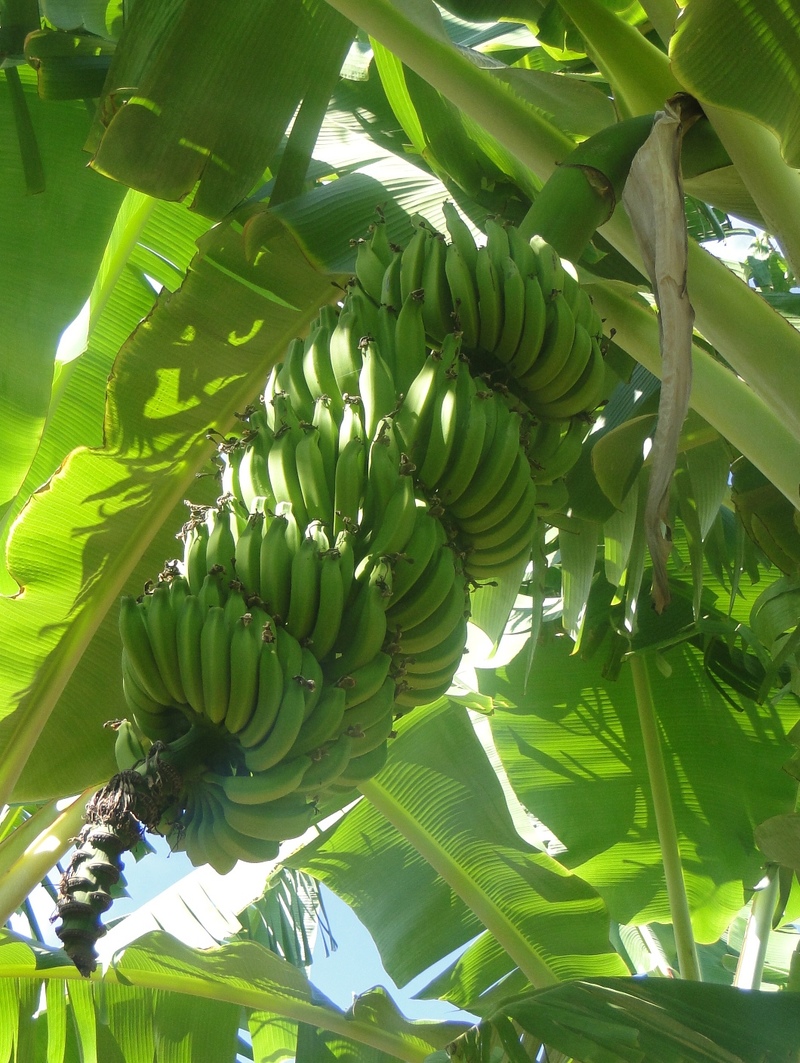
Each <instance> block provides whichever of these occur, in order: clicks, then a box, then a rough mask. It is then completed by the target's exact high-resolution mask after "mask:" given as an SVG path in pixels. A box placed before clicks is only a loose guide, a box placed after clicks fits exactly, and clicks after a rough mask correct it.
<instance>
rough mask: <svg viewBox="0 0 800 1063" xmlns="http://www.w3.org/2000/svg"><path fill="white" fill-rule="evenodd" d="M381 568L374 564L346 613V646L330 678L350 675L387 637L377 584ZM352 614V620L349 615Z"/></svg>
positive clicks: (383, 608)
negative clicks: (367, 580)
mask: <svg viewBox="0 0 800 1063" xmlns="http://www.w3.org/2000/svg"><path fill="white" fill-rule="evenodd" d="M379 573H380V567H379V566H376V567H375V569H374V570H373V572H372V573H371V574H370V578H369V582H368V583H366V584H365V585H364V586H363V587H362V589H361V592H360V593H359V595H358V598H357V599H356V602H355V604H354V606H353V609H352V610H349V611H348V613H346V614H345V619H344V623H343V625H342V627H343V629H345V630H347V632H348V636H349V639H348V643H347V648H346V649H345V651H344V653H342V655H341V657H339V658H337V660H335V661H334V662H333V664H332V666H331V673H332V675H331V678H332V679H333V680H334V681H335V680H337V679H341V678H342V676H345V675H352V674H353V672H355V671H356V670H357V669H358V668H361V666H362V665H365V664H366V663H367V662H368V661H371V660H372V658H373V657H374V656H375V655H376V654H377V653H379V652H380V649H381V646H382V645H383V640H384V638H385V637H386V600H385V598H384V594H383V590H382V588H381V586H380V582H379V580H380V577H379ZM351 613H352V620H351V615H350V614H351Z"/></svg>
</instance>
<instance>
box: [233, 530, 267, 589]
mask: <svg viewBox="0 0 800 1063" xmlns="http://www.w3.org/2000/svg"><path fill="white" fill-rule="evenodd" d="M263 538H264V514H263V513H260V512H255V513H251V514H250V516H249V517H248V518H247V523H246V524H245V526H244V528H243V529H242V531H241V534H240V535H239V538H238V539H237V540H236V555H235V557H236V565H235V567H236V578H237V580H238V581H239V582H240V583H241V584H242V586H243V587H245V589H246V590H247V592H248V593H249V594H256V595H258V596H259V597H260V596H261V542H262V540H263Z"/></svg>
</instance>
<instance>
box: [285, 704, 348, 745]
mask: <svg viewBox="0 0 800 1063" xmlns="http://www.w3.org/2000/svg"><path fill="white" fill-rule="evenodd" d="M344 702H345V692H344V690H342V688H341V687H337V686H326V687H325V689H324V690H323V692H322V696H321V697H320V699H319V701H318V702H317V706H316V708H315V710H314V712H312V714H311V715H310V716H309V717H308V719H307V720H305V721H304V723H303V725H302V727H301V728H300V731H299V732H298V735H297V738H296V739H295V740H294V744H293V745H292V747H291V749H290V750H289V752H288V753H287V754H286V756H287V757H288V758H289V759H291V758H292V757H297V756H300V755H301V754H303V753H310V752H311V750H313V749H318V748H319V747H320V746H321V745H323V743H325V742H327V741H328V739H330V738H332V737H333V736H334V735H335V734H337V733H338V730H339V725H340V724H341V722H342V716H343V715H344Z"/></svg>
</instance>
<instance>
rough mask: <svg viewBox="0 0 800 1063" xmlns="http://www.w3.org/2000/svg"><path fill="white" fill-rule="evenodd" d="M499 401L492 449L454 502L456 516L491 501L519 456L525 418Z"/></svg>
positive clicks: (470, 512)
mask: <svg viewBox="0 0 800 1063" xmlns="http://www.w3.org/2000/svg"><path fill="white" fill-rule="evenodd" d="M496 405H497V425H496V428H495V432H494V436H493V438H492V443H491V447H490V450H489V453H488V454H487V455H485V456H484V457H483V458H482V461H481V467H480V469H479V471H478V472H477V473H476V474H475V476H474V477H473V479H472V483H471V484H470V485H469V487H468V488H467V490H466V491H465V492H464V493H463V494H462V495H461V498H459V499H458V500H457V501H456V502H454V503H452V504H451V506H450V512H451V513H452V515H453V516H454V517H455V518H456V520H460V519H462V518H464V517H472V516H474V515H475V514H476V513H478V512H479V511H480V510H481V509H483V507H484V506H486V505H487V504H488V503H489V502H491V500H492V499H493V498H494V496H495V494H496V493H497V487H498V484H502V483H503V481H504V480H505V479H506V477H507V476H508V474H509V472H510V471H511V469H512V468H513V465H514V462H515V461H516V459H517V454H518V453H519V449H520V442H519V432H520V425H521V418H520V416H519V414H517V413H514V411H513V410H509V409H508V407H507V406H505V405H503V404H502V403H501V402H499V401H498V402H497V404H496Z"/></svg>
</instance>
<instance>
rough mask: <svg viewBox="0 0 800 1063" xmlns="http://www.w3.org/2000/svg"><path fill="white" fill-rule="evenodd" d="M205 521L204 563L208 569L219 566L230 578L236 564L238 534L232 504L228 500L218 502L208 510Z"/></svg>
mask: <svg viewBox="0 0 800 1063" xmlns="http://www.w3.org/2000/svg"><path fill="white" fill-rule="evenodd" d="M207 521H208V545H207V546H206V564H207V566H208V571H209V572H210V571H211V570H212V569H213V568H220V569H222V571H223V572H225V573H226V575H227V576H228V578H229V579H231V578H232V577H233V574H234V566H235V564H236V540H237V538H238V535H239V522H238V518H237V516H236V513H235V512H234V509H233V506H232V505H231V504H230V503H228V502H222V503H220V504H219V505H218V507H217V508H214V509H210V510H209V512H208V517H207Z"/></svg>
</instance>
